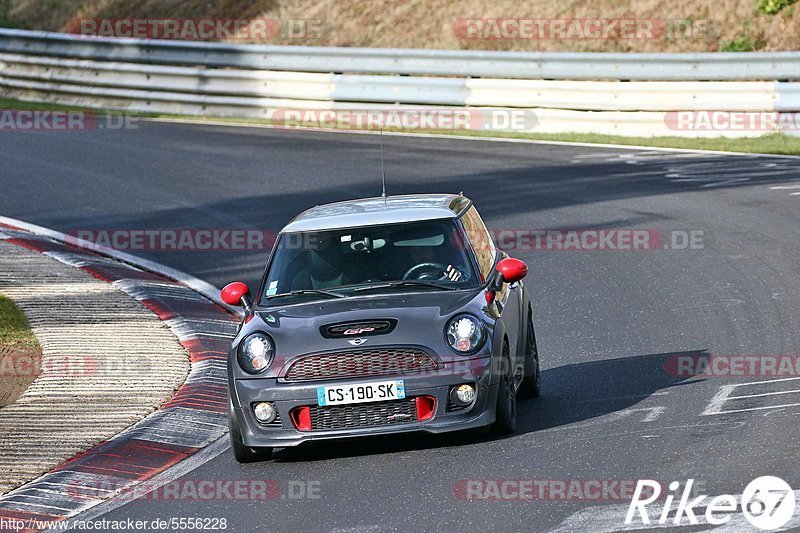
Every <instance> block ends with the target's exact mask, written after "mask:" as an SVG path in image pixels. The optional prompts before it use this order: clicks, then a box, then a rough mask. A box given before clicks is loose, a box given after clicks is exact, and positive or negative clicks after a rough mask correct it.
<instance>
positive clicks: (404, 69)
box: [0, 29, 800, 137]
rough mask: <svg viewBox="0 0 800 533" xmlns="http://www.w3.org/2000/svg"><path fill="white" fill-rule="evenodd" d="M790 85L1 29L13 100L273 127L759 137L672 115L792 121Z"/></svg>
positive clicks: (672, 66)
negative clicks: (448, 125)
mask: <svg viewBox="0 0 800 533" xmlns="http://www.w3.org/2000/svg"><path fill="white" fill-rule="evenodd" d="M791 79H800V53H795V52H775V53H738V54H605V53H604V54H576V53H538V52H536V53H532V52H483V51H480V52H476V51H444V50H398V49H356V48H326V47H293V46H262V45H240V44H235V45H233V44H221V43H198V42H180V41H156V40H136V39H111V38H95V37H92V38H89V37H80V36H75V35H66V34H57V33H46V32H30V31H23V30H7V29H0V90H2V91H3V93H4V94H5V95H6V96H7V97H14V98H20V99H23V100H34V101H48V102H55V103H62V104H72V105H79V106H86V107H93V108H112V109H122V110H130V111H136V112H155V113H169V114H172V113H174V114H189V115H206V116H225V117H248V118H267V119H269V118H272V117H273V114H274V113H275V112H276V111H280V112H283V111H284V110H286V109H316V110H322V109H358V110H368V109H387V108H392V109H394V108H398V109H402V108H403V107H407V106H410V107H414V108H419V107H420V106H425V107H426V108H427V107H431V106H433V107H440V106H441V107H443V108H448V109H452V108H453V107H458V108H462V107H469V108H489V109H491V108H520V109H527V110H531V111H532V112H533V113H535V115H536V121H535V125H534V126H533V127H531V128H530V129H529V130H530V131H535V132H541V133H564V132H578V133H615V134H620V135H637V136H654V135H680V136H688V137H704V136H719V135H726V136H755V135H761V134H763V133H765V131H763V130H727V131H719V130H715V129H711V130H692V129H689V130H687V131H684V130H676V129H674V126H673V127H670V125H669V124H668V122H669V120H668V119H667V118H665V117H666V116H667V113H669V112H675V111H729V112H784V113H789V112H793V111H798V110H800V83H796V82H791V81H786V80H791ZM609 80H613V81H609ZM653 80H661V81H653ZM734 80H735V81H734ZM787 118H793V117H787ZM529 125H530V124H529ZM790 133H794V132H790Z"/></svg>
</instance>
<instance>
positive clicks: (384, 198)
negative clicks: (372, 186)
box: [381, 128, 386, 203]
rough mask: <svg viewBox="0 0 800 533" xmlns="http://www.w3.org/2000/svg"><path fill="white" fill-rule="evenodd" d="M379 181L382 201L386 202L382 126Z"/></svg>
mask: <svg viewBox="0 0 800 533" xmlns="http://www.w3.org/2000/svg"><path fill="white" fill-rule="evenodd" d="M381 182H382V184H383V192H382V193H381V198H383V203H386V169H385V168H384V165H383V128H381Z"/></svg>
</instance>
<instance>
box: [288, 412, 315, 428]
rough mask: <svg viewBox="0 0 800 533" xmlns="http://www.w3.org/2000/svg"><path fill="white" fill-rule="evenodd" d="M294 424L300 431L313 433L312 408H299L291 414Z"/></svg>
mask: <svg viewBox="0 0 800 533" xmlns="http://www.w3.org/2000/svg"><path fill="white" fill-rule="evenodd" d="M289 415H290V416H291V418H292V424H294V427H295V428H297V429H299V430H300V431H311V408H309V407H297V408H295V409H292V411H291V412H290V413H289Z"/></svg>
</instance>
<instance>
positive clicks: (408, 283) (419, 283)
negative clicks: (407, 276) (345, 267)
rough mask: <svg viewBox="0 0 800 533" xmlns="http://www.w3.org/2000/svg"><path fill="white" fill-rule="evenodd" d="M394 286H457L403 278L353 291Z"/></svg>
mask: <svg viewBox="0 0 800 533" xmlns="http://www.w3.org/2000/svg"><path fill="white" fill-rule="evenodd" d="M396 287H430V288H432V289H439V290H443V291H454V290H456V288H457V287H451V286H449V285H440V284H438V283H431V282H430V281H419V280H404V281H392V282H391V283H381V284H379V285H367V286H366V287H358V288H356V289H353V292H361V291H370V290H374V289H394V288H396Z"/></svg>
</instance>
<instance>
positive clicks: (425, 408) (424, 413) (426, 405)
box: [417, 396, 436, 422]
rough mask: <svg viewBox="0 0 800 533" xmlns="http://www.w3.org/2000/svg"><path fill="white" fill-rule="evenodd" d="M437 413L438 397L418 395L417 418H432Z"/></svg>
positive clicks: (420, 420) (421, 419)
mask: <svg viewBox="0 0 800 533" xmlns="http://www.w3.org/2000/svg"><path fill="white" fill-rule="evenodd" d="M434 413H436V398H434V397H433V396H418V397H417V420H418V421H419V422H422V421H424V420H430V419H431V418H433V415H434Z"/></svg>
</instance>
